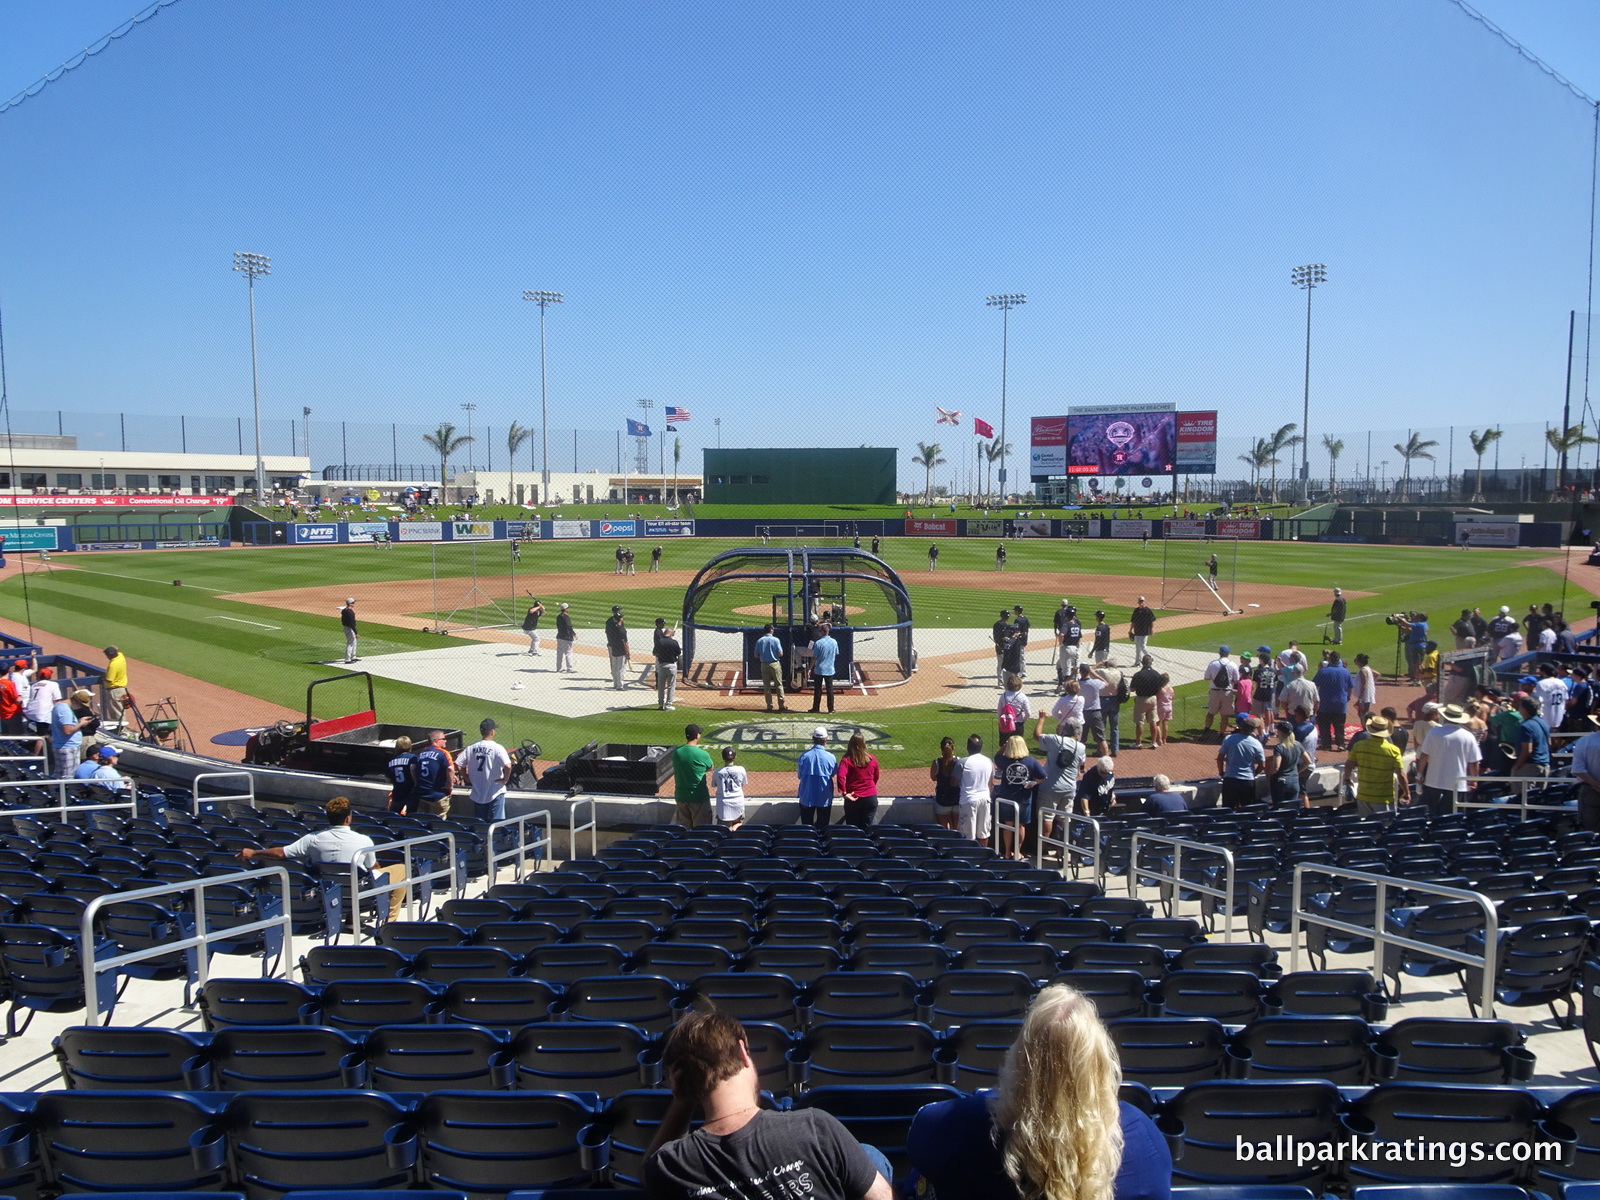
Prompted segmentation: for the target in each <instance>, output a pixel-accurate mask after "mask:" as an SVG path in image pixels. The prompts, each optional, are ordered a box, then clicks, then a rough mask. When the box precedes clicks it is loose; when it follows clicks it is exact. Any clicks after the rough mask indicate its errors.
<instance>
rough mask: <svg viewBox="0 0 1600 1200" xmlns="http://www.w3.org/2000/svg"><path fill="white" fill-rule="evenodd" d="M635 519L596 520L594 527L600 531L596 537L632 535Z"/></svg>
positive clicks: (635, 523)
mask: <svg viewBox="0 0 1600 1200" xmlns="http://www.w3.org/2000/svg"><path fill="white" fill-rule="evenodd" d="M637 524H638V522H637V521H596V522H595V527H596V528H597V529H598V530H599V531H600V532H599V533H598V534H596V535H595V536H596V537H603V538H608V537H633V536H634V526H635V525H637Z"/></svg>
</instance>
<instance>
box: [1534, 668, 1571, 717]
mask: <svg viewBox="0 0 1600 1200" xmlns="http://www.w3.org/2000/svg"><path fill="white" fill-rule="evenodd" d="M1535 670H1536V671H1537V673H1538V682H1537V683H1535V684H1534V685H1533V698H1534V699H1535V700H1537V701H1538V702H1539V715H1540V716H1541V717H1543V718H1544V723H1545V724H1546V725H1548V726H1549V727H1550V728H1551V729H1560V728H1561V724H1562V722H1563V721H1565V720H1566V719H1567V700H1568V698H1569V693H1568V692H1567V685H1566V684H1564V683H1562V682H1561V680H1560V678H1559V677H1558V676H1557V675H1556V668H1555V665H1554V664H1553V663H1547V662H1543V663H1540V664H1539V665H1538V667H1537V668H1535Z"/></svg>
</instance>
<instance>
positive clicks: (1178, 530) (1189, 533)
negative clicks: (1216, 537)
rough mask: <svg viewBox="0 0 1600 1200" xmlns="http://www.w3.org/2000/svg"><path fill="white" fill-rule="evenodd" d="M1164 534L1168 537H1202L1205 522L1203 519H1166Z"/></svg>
mask: <svg viewBox="0 0 1600 1200" xmlns="http://www.w3.org/2000/svg"><path fill="white" fill-rule="evenodd" d="M1165 524H1166V536H1167V537H1169V538H1203V537H1205V536H1206V523H1205V522H1204V521H1188V520H1184V521H1167V522H1166V523H1165Z"/></svg>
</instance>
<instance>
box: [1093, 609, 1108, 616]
mask: <svg viewBox="0 0 1600 1200" xmlns="http://www.w3.org/2000/svg"><path fill="white" fill-rule="evenodd" d="M1094 615H1095V616H1097V617H1103V616H1105V615H1106V610H1105V609H1103V608H1097V609H1095V610H1094Z"/></svg>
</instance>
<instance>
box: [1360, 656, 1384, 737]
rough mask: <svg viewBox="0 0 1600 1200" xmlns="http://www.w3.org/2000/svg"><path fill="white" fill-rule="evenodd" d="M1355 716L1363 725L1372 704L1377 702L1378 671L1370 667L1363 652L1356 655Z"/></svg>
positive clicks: (1370, 663) (1369, 714)
mask: <svg viewBox="0 0 1600 1200" xmlns="http://www.w3.org/2000/svg"><path fill="white" fill-rule="evenodd" d="M1355 683H1356V716H1357V717H1358V718H1359V719H1360V723H1361V725H1362V726H1363V727H1365V726H1366V723H1367V718H1368V717H1369V716H1371V715H1372V706H1373V705H1374V704H1376V703H1377V702H1378V673H1377V672H1376V671H1374V670H1373V669H1372V660H1371V659H1370V658H1368V657H1367V656H1366V655H1365V654H1358V655H1356V672H1355Z"/></svg>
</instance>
